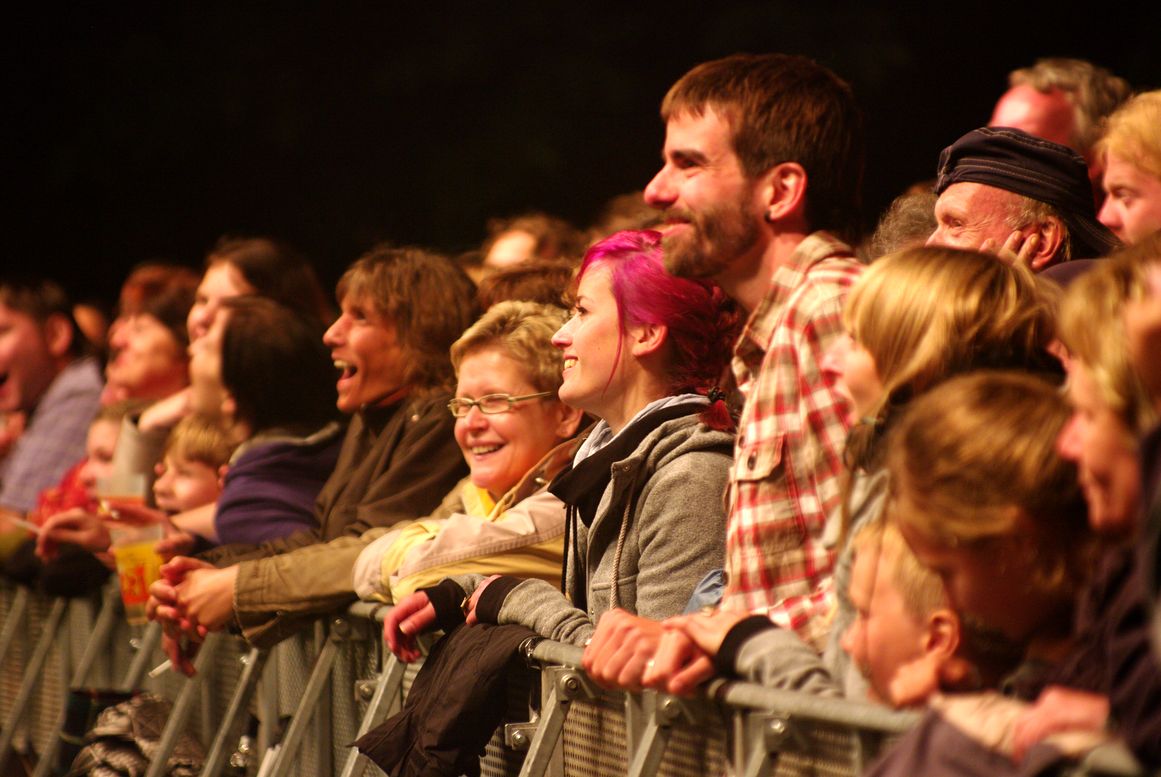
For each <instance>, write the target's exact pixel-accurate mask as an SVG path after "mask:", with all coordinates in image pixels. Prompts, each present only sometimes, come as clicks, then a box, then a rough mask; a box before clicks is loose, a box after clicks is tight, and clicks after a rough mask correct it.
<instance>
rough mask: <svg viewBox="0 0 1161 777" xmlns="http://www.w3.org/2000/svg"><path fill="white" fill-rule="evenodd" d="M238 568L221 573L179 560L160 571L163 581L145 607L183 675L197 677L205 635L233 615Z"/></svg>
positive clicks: (206, 565) (203, 564)
mask: <svg viewBox="0 0 1161 777" xmlns="http://www.w3.org/2000/svg"><path fill="white" fill-rule="evenodd" d="M237 578H238V567H237V565H234V566H229V567H225V568H224V569H218V568H216V567H214V566H213V565H212V564H209V563H207V562H205V561H199V560H197V559H193V558H188V557H185V556H178V557H176V558H174V559H172V560H171V561H169V562H167V563H166V564H164V565H162V567H161V579H160V580H158V581H157V582H155V583H154V584H153V585H152V586H150V587H149V602H148V603H147V604H146V605H145V612H146V615H147V616H148V617H149V619H150V620H155V621H158V622H159V623H160V624H161V630H162V649H163V650H164V651H165V654H166V655H167V656H168V657H169V660H170V661H171V662H172V663H173V666H174V668H175V669H177V670H178V671H180V672H182V673H183V674H187V675H192V674H193V673H194V667H193V659H194V658H195V657H196V655H197V651H198V648H199V647H200V645H201V643H202V641H203V640H204V639H205V638H206V635H207V634H208V633H209V632H211V631H218V630H220V629H221V628H223V627H224V626H225V625H226V624H227V623H228V622H229V620H230V616H231V615H232V614H233V611H234V583H235V581H236V580H237Z"/></svg>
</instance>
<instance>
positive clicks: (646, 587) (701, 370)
mask: <svg viewBox="0 0 1161 777" xmlns="http://www.w3.org/2000/svg"><path fill="white" fill-rule="evenodd" d="M575 296H576V305H575V308H574V313H573V316H572V317H571V318H570V319H569V320H568V322H567V323H565V324H564V325H563V326H562V327H560V329H559V330H557V332H556V334H555V335H553V338H552V342H553V344H554V345H555V346H556V347H557V348H558V349H560V351H561V355H562V357H563V366H564V369H563V383H562V385H561V388H560V398H561V399H562V400H563V401H564V402H566V403H567V404H569V405H571V406H573V407H576V408H579V409H582V410H585V411H586V412H589V413H591V414H593V415H595V416H598V417H599V418H600V421H599V422H598V423H597V424H596V426H595V427H594V428H593V430H592V431H591V432H590V433H589V435H588V436H587V437H586V438H585V441H584V443H583V444H582V445H581V446H580V448H579V449H578V451H577V453H576V456H575V457H574V458H573V461H572V466H571V468H570V469H569V470H568V471H567V472H565V473H563V474H562V475H561V476H560V477H559V478H557V479H556V480H555V481H554V482H553V483H552V485H551V486H550V491H551V492H552V493H553V494H555V495H556V496H557V497H559V498H560V499H561V500H563V501H564V502H565V503H566V504H567V505H568V518H567V522H566V527H567V535H566V541H565V569H564V574H563V582H564V585H563V590H561V587H559V585H558V584H557V581H552V582H550V581H548V580H545V579H520V578H519V577H517V576H515V575H504V576H501V577H498V578H490V579H485V578H484V576H483V575H482V574H479V573H477V574H458V575H455V576H454V577H449V578H448V579H446V580H444V581H442V582H440V583H439V585H437V586H433V587H431V588H428V589H426V590H422V591H418V592H417V593H416V594H415V595H414V596H411V597H407V598H406V599H403V600H400V601H399V603H398V605H397V606H396V608H395V610H393V611H392V614H391V615H390V616H389V617H388V620H387V622H386V623H385V624H384V629H385V636H386V639H387V641H388V644H389V645H390V646H391V648H392V650H394V651H395V653H396V655H399V656H400V657H402V658H405V659H406V660H413V659H414V657H415V656H416V655H417V653H416V650H415V645H414V641H413V640H414V635H415V634H417V633H418V632H419V631H421V630H422V629H424V628H428V627H430V626H432V625H433V624H434V623H435V622H436V614H437V613H438V615H439V623H440V625H441V626H443V627H445V628H447V627H449V626H450V625H452V624H454V623H455V622H456V621H457V620H459V621H462V620H463V619H464V614H463V612H461V611H460V609H459V607H458V605H459V603H460V602H462V601H463V600H464V599H465V595H470V596H471V602H472V605H473V606H472V614H471V616H470V617H469V619H468V622H469V623H472V622H474V621H476V620H479V622H482V623H501V624H508V623H512V624H519V625H523V626H527V627H528V628H530V629H532V630H533V631H535V632H536V633H538V634H540V635H541V636H544V637H548V638H549V639H555V640H560V641H565V642H570V643H573V644H584V642H585V640H586V639H588V638H589V637H590V636H592V634H593V631H594V629H595V626H596V620H597V618H598V617H600V616H601V615H602V614H604V613H607V612H609V611H610V610H614V609H620V610H623V611H624V612H622V613H620V614H621V615H625V616H626V617H630V618H636V617H638V616H640V617H641V618H642V619H644V618H659V617H664V616H668V615H674V614H676V613H678V612H680V611H681V609H682V607H684V606H685V603H686V602H687V601H688V600H689V596H690V593H691V592H692V590H693V587H694V584H695V583H696V582H697V581H698V580H699V579H700V578H701V577H703V576H704V575H705V573H706V572H708V571H709V570H710V569H713V568H714V567H720V566H721V564H722V561H723V546H724V542H725V525H724V524H725V514H724V506H723V503H722V499H721V494H722V493H723V491H724V488H725V481H726V475H727V470H728V467H729V463H730V460H731V450H732V442H733V435H732V434H730V433H728V432H725V431H722V430H721V428H720V427H721V426H726V425H728V424H729V418H728V415H727V414H725V413H724V408H723V404H724V403H722V402H720V401H717V393H714V394H713V396H714V398H715V399H714V400H710V399H708V398H707V396H706V394H707V393H709V392H710V389H711V387H712V386H713V385H714V383H715V381H716V380H717V378H718V377H719V376H720V374H721V371H722V368H723V367H724V365H725V361H726V359H727V354H728V353H729V343H730V342H731V341H732V337H733V335H734V334H735V333H736V329H737V326H738V317H737V315H736V312H735V309H734V307H733V306H732V304H731V303H729V302H727V300H726V298H725V296H724V295H723V294H722V292H721V290H720V289H718V288H717V287H716V286H714V285H713V284H711V283H708V282H704V281H695V280H688V279H681V278H676V277H674V276H672V275H669V274H668V273H667V272H666V271H665V268H664V265H663V264H662V259H661V235H660V234H659V233H657V232H649V231H625V232H618V233H617V234H615V235H613V236H611V237H609V238H606V239H605V240H602V241H601V242H599V243H597V244H596V245H594V246H593V247H591V248H590V249H589V251H588V253H587V254H586V255H585V259H584V262H583V264H582V266H581V270H580V273H579V276H578V280H577V284H576V288H575ZM465 366H466V362H465ZM462 379H463V376H462V375H461V380H462ZM536 387H537V386H535V385H531V386H528V387H527V389H525V388H523V387H521V391H520V393H531V391H530V389H533V388H536ZM479 389H480V390H488V391H491V390H492V389H490V388H489V387H488V386H486V385H481V386H480V387H479ZM508 393H516V392H514V391H511V392H508ZM535 402H536V401H530V402H526V403H522V404H524V408H523V410H524V411H525V412H527V413H529V414H530V415H531V414H542V413H544V412H546V411H545V409H544V408H542V407H538V406H537V404H535ZM471 413H472V414H478V409H473V410H472V411H471ZM469 417H470V416H469ZM705 422H708V423H709V425H707V423H705ZM496 437H497V438H498V437H499V435H497V436H496ZM481 439H484V440H486V441H488V442H491V439H489V438H486V437H483V436H482V437H481ZM465 440H466V441H470V439H469V438H467V437H465ZM484 450H485V451H486V450H488V448H485V449H484ZM500 450H503V449H502V448H501V449H500ZM473 592H474V593H473Z"/></svg>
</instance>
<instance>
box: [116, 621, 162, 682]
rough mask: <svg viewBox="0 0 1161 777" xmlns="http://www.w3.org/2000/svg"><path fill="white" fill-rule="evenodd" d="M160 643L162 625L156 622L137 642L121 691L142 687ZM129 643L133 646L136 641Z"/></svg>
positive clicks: (146, 628)
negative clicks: (146, 672) (150, 662)
mask: <svg viewBox="0 0 1161 777" xmlns="http://www.w3.org/2000/svg"><path fill="white" fill-rule="evenodd" d="M114 610H116V608H114ZM160 641H161V624H160V623H157V622H156V621H155V622H153V623H150V624H149V625H148V626H146V627H145V631H144V632H143V633H142V634H141V638H140V639H139V640H136V645H135V647H134V649H135V650H136V651H137V652H136V654H135V655H134V656H133V662H132V663H131V664H129V669H128V670H126V672H125V676H124V677H123V678H121V690H123V691H135V690H137V689H138V688H140V687H141V683H142V682H143V681H144V680H145V671H146V670H147V669H149V661H150V659H152V658H153V654H154V651H155V650H156V649H157V643H158V642H160ZM129 643H130V644H131V645H133V644H134V639H130V642H129Z"/></svg>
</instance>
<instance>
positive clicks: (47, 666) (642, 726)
mask: <svg viewBox="0 0 1161 777" xmlns="http://www.w3.org/2000/svg"><path fill="white" fill-rule="evenodd" d="M388 611H389V608H388V607H385V606H380V605H374V604H367V603H359V604H355V605H352V606H351V607H350V608H349V609H348V610H346V611H345V612H343V613H341V614H339V615H336V616H332V617H329V618H326V619H322V620H320V621H318V622H317V623H316V625H315V628H314V629H313V631H310V632H307V633H304V634H301V635H299V636H297V637H295V638H292V639H290V640H287V641H285V642H283V643H282V644H280V645H278V646H276V647H275V648H273V649H271V650H257V649H253V648H250V647H248V646H247V645H245V643H244V642H242V641H241V640H239V639H237V638H235V637H231V636H228V635H214V636H213V637H212V638H210V639H208V640H207V641H206V642H205V644H204V645H203V647H202V649H201V651H200V653H199V655H198V658H197V661H196V666H197V668H198V674H197V675H196V676H195V677H194V678H193V679H192V680H186V679H184V678H180V677H179V676H177V675H175V674H173V673H168V674H167V675H166V676H164V677H162V678H160V679H157V680H154V679H150V678H147V677H146V670H147V669H148V668H149V666H152V665H153V664H154V663H155V662H158V661H160V660H161V656H160V652H159V650H158V648H157V637H158V633H159V632H158V630H157V629H156V627H150V628H148V629H145V630H144V631H141V630H136V631H134V630H129V629H127V628H126V627H125V625H124V623H123V619H122V618H121V617H120V605H119V599H118V597H117V595H116V589H115V588H113V589H106V590H105V592H104V594H103V596H102V597H101V598H100V599H94V600H89V599H80V600H70V601H66V600H60V599H55V600H50V599H45V598H44V597H40V596H37V595H35V594H31V593H29V592H28V591H27V590H25V589H20V588H17V587H15V586H12V585H9V584H0V617H2V618H3V622H2V626H0V719H2V721H3V728H2V729H0V774H4V773H7V772H5V768H6V765H7V764H8V762H9V760H10V758H11V757H12V756H13V755H15V754H16V753H17V752H20V753H25V754H35V755H36V756H39V762H38V764H37V767H36V771H35V772H34V774H35V775H37V776H38V777H47V776H48V775H51V774H53V773H54V772H53V769H52V766H53V763H54V761H55V756H56V752H57V747H58V744H59V732H60V728H61V725H62V724H63V722H64V703H65V697H66V695H67V692H68V688H69V686H70V685H71V686H79V685H85V684H92V683H93V681H94V678H96V679H97V680H104V679H105V678H107V677H108V676H110V675H112V676H114V677H116V679H114V680H112V681H111V684H114V685H116V686H118V687H121V688H126V689H129V688H145V689H148V690H150V691H152V692H154V693H158V694H160V695H163V696H166V697H167V698H170V699H171V700H172V701H173V711H172V713H171V714H170V716H169V719H168V721H167V722H166V726H165V729H164V730H163V731H162V732H161V735H160V739H159V741H158V742H157V745H156V752H155V753H154V755H153V760H152V763H151V766H150V770H149V772H148V777H160V775H164V774H165V773H166V760H167V759H168V757H169V755H170V754H171V753H172V752H173V748H174V746H175V745H176V743H177V740H178V737H179V736H180V735H181V734H183V733H189V732H194V733H196V734H197V735H198V737H199V739H200V740H201V741H202V742H205V743H208V748H207V753H206V759H205V764H204V767H203V769H202V771H201V774H202V775H206V776H207V777H216V776H217V775H222V774H224V773H225V772H226V770H227V769H229V770H231V774H243V773H244V774H248V775H260V777H285V776H287V775H302V774H312V775H339V777H360V775H364V774H367V775H375V774H381V772H379V770H378V769H377V768H376V767H375V766H374V765H372V764H370V762H369V761H367V760H366V759H365V758H364V757H362V756H361V755H359V754H358V752H357V751H355V750H354V749H352V748H350V747H349V746H348V745H349V743H350V742H352V741H353V740H354V739H356V738H357V737H358V736H359V735H360V734H362V733H365V732H366V731H368V730H370V729H371V728H372V727H373V726H375V725H378V724H379V723H381V722H382V721H383V720H384V719H385V718H386V717H387V716H388V715H390V714H392V713H393V712H394V711H396V710H398V709H399V708H400V706H401V705H402V703H403V700H404V698H405V695H406V693H407V690H408V689H409V687H410V684H411V681H412V679H413V678H414V676H415V672H416V671H417V667H416V666H414V665H410V666H409V665H404V664H402V663H400V662H398V661H397V660H396V659H395V657H394V656H393V655H391V653H390V652H389V651H387V650H385V649H384V647H383V644H382V642H381V638H380V636H379V635H380V632H381V624H382V621H383V618H384V616H385V614H386V613H387V612H388ZM580 656H581V650H580V649H579V648H576V647H574V646H570V645H563V644H560V643H554V642H548V641H543V642H540V643H538V644H536V645H535V646H533V647H532V648H531V649H530V650H529V651H528V652H527V654H526V655H525V656H524V658H525V660H526V661H527V663H528V665H529V678H530V687H531V688H533V689H538V691H536V690H534V692H533V693H532V694H531V696H532V698H529V693H528V691H527V689H524V690H514V692H513V699H512V700H511V702H510V705H509V707H510V711H511V714H510V715H509V716H508V717H509V722H507V723H505V725H503V726H502V727H501V729H500V730H499V731H498V732H497V734H496V736H495V737H494V738H493V740H492V742H491V743H490V744H489V746H488V750H487V752H486V754H485V756H484V759H483V761H482V770H483V774H485V775H487V776H488V777H501V776H502V775H515V774H517V773H519V774H520V775H521V776H522V777H525V776H526V777H544V776H549V775H551V776H552V777H566V776H567V777H578V776H579V775H584V777H596V776H597V775H606V774H608V775H631V777H647V776H651V775H664V776H665V777H691V776H692V775H701V774H726V773H733V774H738V775H744V776H746V777H750V776H753V777H756V776H757V775H764V774H774V775H807V774H810V775H814V774H827V775H835V776H836V777H837V776H839V775H857V774H859V773H861V772H862V770H863V769H864V767H865V766H866V764H867V763H868V762H869V761H870V760H871V759H873V758H874V757H875V756H876V755H877V754H878V753H879V752H880V751H881V750H882V748H883V747H884V746H885V745H887V744H888V743H889V742H890V741H892V739H893V738H895V737H897V736H898V735H899V734H901V733H903V732H905V731H906V730H908V728H910V727H911V726H912V725H913V724H914V722H915V720H916V714H915V713H907V712H892V711H888V710H884V709H883V708H881V707H878V706H876V705H873V704H869V703H857V702H850V701H842V700H835V699H823V698H818V697H814V696H809V695H806V694H800V693H793V692H786V691H776V690H772V689H769V688H763V687H759V686H756V685H752V684H747V683H739V682H726V681H722V680H718V681H714V682H713V683H711V684H710V685H709V686H708V687H707V688H706V690H705V693H704V694H702V695H700V696H699V697H697V698H692V699H684V698H677V697H672V696H668V695H665V694H657V693H652V692H645V693H640V694H626V693H619V692H618V693H612V692H607V691H604V690H602V689H600V688H598V687H597V686H596V685H595V684H593V683H592V682H591V681H590V680H589V679H588V677H587V676H586V675H585V674H584V672H583V670H581V669H580V668H579V667H580ZM102 662H104V663H105V664H107V665H108V666H105V667H102V666H101V664H102ZM199 713H200V714H199ZM250 720H256V721H257V722H258V725H257V730H256V736H255V741H254V743H253V748H252V751H251V753H250V758H249V759H248V760H247V759H245V758H241V757H240V756H241V755H242V754H240V753H239V752H238V741H239V737H240V735H241V734H242V733H243V731H244V730H246V729H248V728H250V727H249V726H248V725H247V723H248V721H250ZM1073 773H1074V774H1078V775H1092V776H1093V777H1097V776H1100V775H1108V776H1109V777H1131V776H1135V775H1140V774H1142V772H1141V770H1140V769H1139V767H1138V766H1137V764H1136V763H1135V762H1134V761H1133V760H1132V758H1131V757H1130V756H1128V754H1127V752H1126V751H1124V750H1123V749H1122V748H1116V747H1112V748H1103V749H1101V750H1098V751H1096V752H1094V753H1093V754H1092V755H1091V756H1090V757H1089V758H1088V759H1086V760H1085V761H1084V762H1083V763H1082V764H1080V765H1079V766H1078V767H1077V768H1076V770H1074V771H1073Z"/></svg>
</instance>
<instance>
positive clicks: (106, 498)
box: [97, 474, 147, 518]
mask: <svg viewBox="0 0 1161 777" xmlns="http://www.w3.org/2000/svg"><path fill="white" fill-rule="evenodd" d="M146 488H147V485H146V483H145V476H144V475H141V474H134V475H110V476H108V477H104V478H97V502H98V503H99V505H100V511H101V514H102V515H107V516H112V517H114V518H116V517H117V505H118V504H134V505H143V504H145V496H146V493H145V491H146Z"/></svg>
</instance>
